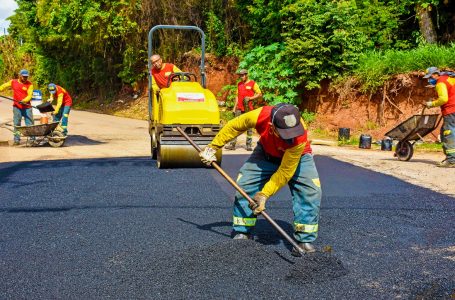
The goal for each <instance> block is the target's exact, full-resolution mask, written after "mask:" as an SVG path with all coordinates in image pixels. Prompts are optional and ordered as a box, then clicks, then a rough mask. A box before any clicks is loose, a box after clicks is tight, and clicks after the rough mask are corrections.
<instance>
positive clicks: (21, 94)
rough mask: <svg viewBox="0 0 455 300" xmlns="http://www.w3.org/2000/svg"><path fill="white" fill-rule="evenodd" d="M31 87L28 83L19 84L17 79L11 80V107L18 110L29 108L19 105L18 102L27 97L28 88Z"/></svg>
mask: <svg viewBox="0 0 455 300" xmlns="http://www.w3.org/2000/svg"><path fill="white" fill-rule="evenodd" d="M31 85H32V83H31V82H30V81H28V80H27V81H26V82H25V83H22V82H20V81H19V80H17V79H13V80H12V82H11V89H12V90H13V99H14V102H13V106H15V107H17V108H19V109H25V108H30V107H31V106H30V104H20V103H19V102H20V101H22V100H24V99H25V98H26V97H27V96H28V93H27V91H28V88H29V87H30V86H31Z"/></svg>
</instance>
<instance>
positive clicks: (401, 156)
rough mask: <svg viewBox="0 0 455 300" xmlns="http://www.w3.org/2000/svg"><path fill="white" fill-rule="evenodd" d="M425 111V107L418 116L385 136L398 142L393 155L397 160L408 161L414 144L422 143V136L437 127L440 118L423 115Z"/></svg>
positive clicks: (436, 115) (432, 115) (402, 123)
mask: <svg viewBox="0 0 455 300" xmlns="http://www.w3.org/2000/svg"><path fill="white" fill-rule="evenodd" d="M425 109H426V107H424V108H423V109H422V112H421V113H420V114H419V115H413V116H412V117H410V118H408V119H407V120H405V121H403V122H401V123H400V124H398V126H396V127H395V128H393V129H391V130H390V131H389V132H387V133H386V134H385V136H386V137H389V138H391V139H393V140H398V144H397V146H396V148H395V153H394V156H395V157H396V158H398V160H402V161H408V160H410V159H411V158H412V155H413V154H414V148H413V146H414V144H415V143H416V142H417V141H418V140H422V141H423V137H424V136H426V135H427V134H429V133H431V132H433V130H435V129H436V128H438V127H439V124H440V123H441V120H442V117H440V116H439V114H424V113H425ZM411 142H412V143H411Z"/></svg>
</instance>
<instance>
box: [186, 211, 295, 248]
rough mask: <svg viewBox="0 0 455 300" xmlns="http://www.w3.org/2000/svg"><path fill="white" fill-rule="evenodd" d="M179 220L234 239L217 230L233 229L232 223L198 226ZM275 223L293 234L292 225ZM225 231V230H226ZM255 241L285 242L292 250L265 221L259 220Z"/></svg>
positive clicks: (263, 242) (272, 243) (287, 245)
mask: <svg viewBox="0 0 455 300" xmlns="http://www.w3.org/2000/svg"><path fill="white" fill-rule="evenodd" d="M177 220H179V221H181V222H184V223H187V224H191V225H194V226H195V227H196V228H197V229H199V230H204V231H210V232H212V233H215V234H218V235H222V236H225V237H229V238H232V233H231V234H230V235H229V234H226V233H223V230H217V229H216V228H223V227H224V228H225V227H231V226H232V222H214V223H208V224H197V223H195V222H192V221H188V220H184V219H182V218H177ZM275 222H276V223H277V224H278V225H279V226H280V227H281V228H283V230H284V231H286V232H293V230H294V229H293V227H292V225H291V224H289V223H287V222H285V221H281V220H275ZM224 231H225V230H224ZM253 236H254V240H255V241H256V242H257V243H259V244H262V245H278V244H280V243H281V242H283V243H284V244H285V246H286V248H288V249H289V250H291V249H292V245H291V244H290V243H289V242H288V241H287V240H285V239H284V238H283V237H282V236H281V235H280V234H279V233H278V232H277V231H276V229H275V228H273V227H272V225H270V223H269V222H267V221H265V220H261V219H259V220H257V223H256V226H255V231H254V232H253Z"/></svg>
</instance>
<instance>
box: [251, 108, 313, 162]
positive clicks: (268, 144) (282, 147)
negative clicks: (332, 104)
mask: <svg viewBox="0 0 455 300" xmlns="http://www.w3.org/2000/svg"><path fill="white" fill-rule="evenodd" d="M272 108H273V106H264V107H263V108H262V110H261V112H260V113H259V116H258V120H257V123H256V131H257V132H258V134H259V135H260V136H261V137H260V138H259V142H260V143H261V145H262V147H263V148H264V151H265V152H266V153H267V154H268V155H270V156H273V157H275V158H282V157H283V155H284V152H285V151H286V149H289V148H292V147H295V146H297V145H300V144H303V143H306V146H305V148H304V149H303V151H302V155H304V154H306V153H312V150H311V146H310V143H309V142H308V131H307V130H305V133H304V134H302V135H300V136H298V137H296V138H294V141H293V143H292V144H288V143H286V142H285V141H284V140H283V139H281V138H280V137H277V136H276V135H275V134H274V133H273V131H272V128H271V126H270V122H271V120H272V117H271V115H272Z"/></svg>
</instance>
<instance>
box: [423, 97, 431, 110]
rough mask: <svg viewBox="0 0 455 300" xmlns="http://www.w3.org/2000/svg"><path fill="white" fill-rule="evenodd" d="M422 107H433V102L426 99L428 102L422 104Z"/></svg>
mask: <svg viewBox="0 0 455 300" xmlns="http://www.w3.org/2000/svg"><path fill="white" fill-rule="evenodd" d="M423 105H424V106H426V108H431V107H432V106H433V100H432V99H428V101H426V102H424V103H423Z"/></svg>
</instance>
